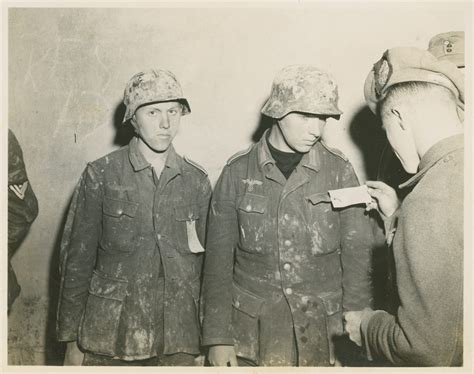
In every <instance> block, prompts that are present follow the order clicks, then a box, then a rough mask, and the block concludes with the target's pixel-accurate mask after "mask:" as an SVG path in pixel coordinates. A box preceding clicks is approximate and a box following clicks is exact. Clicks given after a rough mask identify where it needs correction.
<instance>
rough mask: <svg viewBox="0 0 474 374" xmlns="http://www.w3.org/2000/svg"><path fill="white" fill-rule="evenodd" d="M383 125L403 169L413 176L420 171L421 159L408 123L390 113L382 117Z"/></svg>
mask: <svg viewBox="0 0 474 374" xmlns="http://www.w3.org/2000/svg"><path fill="white" fill-rule="evenodd" d="M382 124H383V128H384V130H385V133H386V134H387V139H388V141H389V143H390V145H391V147H392V149H393V151H394V153H395V154H396V155H397V157H398V159H399V160H400V162H401V164H402V166H403V168H404V169H405V170H406V171H407V172H408V173H411V174H415V173H416V172H417V170H418V165H419V163H420V157H419V155H418V152H417V149H416V145H415V140H414V137H413V134H412V132H411V127H410V126H409V124H408V123H406V122H403V120H402V119H401V118H400V117H399V116H398V115H397V114H396V113H390V114H389V115H384V116H383V117H382Z"/></svg>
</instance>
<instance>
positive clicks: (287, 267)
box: [283, 263, 291, 271]
mask: <svg viewBox="0 0 474 374" xmlns="http://www.w3.org/2000/svg"><path fill="white" fill-rule="evenodd" d="M283 269H285V270H286V271H288V270H290V269H291V265H290V264H289V263H286V264H285V265H283Z"/></svg>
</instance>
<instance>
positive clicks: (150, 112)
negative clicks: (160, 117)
mask: <svg viewBox="0 0 474 374" xmlns="http://www.w3.org/2000/svg"><path fill="white" fill-rule="evenodd" d="M156 114H157V112H156V110H150V111H149V112H148V115H149V116H156Z"/></svg>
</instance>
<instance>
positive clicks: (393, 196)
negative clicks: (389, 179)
mask: <svg viewBox="0 0 474 374" xmlns="http://www.w3.org/2000/svg"><path fill="white" fill-rule="evenodd" d="M365 184H366V185H367V187H368V192H369V195H370V196H372V200H373V201H372V203H370V204H368V205H367V208H366V210H372V209H377V210H378V212H379V213H380V214H381V215H382V218H388V217H390V216H391V215H392V214H393V213H395V211H396V210H397V209H398V207H399V206H400V201H399V200H398V196H397V192H396V191H395V190H394V189H393V188H392V187H390V186H389V185H388V184H386V183H384V182H380V181H367V182H365Z"/></svg>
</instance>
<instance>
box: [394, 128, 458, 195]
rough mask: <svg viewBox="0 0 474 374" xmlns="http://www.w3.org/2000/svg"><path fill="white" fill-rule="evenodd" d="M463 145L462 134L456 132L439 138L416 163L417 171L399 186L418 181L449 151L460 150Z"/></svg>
mask: <svg viewBox="0 0 474 374" xmlns="http://www.w3.org/2000/svg"><path fill="white" fill-rule="evenodd" d="M463 147H464V135H463V134H458V135H453V136H450V137H448V138H445V139H443V140H440V141H439V142H438V143H436V144H435V145H433V146H432V147H431V148H430V149H428V151H427V152H426V153H425V154H424V155H423V157H422V158H421V160H420V164H419V165H418V172H417V173H416V174H415V175H414V176H413V177H411V178H410V179H408V180H407V181H406V182H405V183H402V184H401V185H400V186H398V187H399V188H406V187H411V186H413V185H415V184H416V183H418V182H419V181H420V179H421V178H423V176H424V175H425V174H426V172H427V171H428V170H430V169H431V168H432V167H433V166H434V165H435V164H436V163H437V162H438V161H439V160H441V159H442V158H443V157H444V156H446V155H448V154H449V153H453V152H455V151H457V150H460V149H462V148H463Z"/></svg>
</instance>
